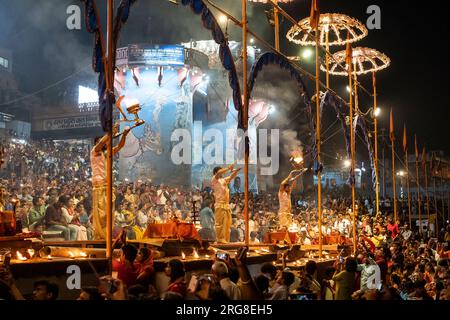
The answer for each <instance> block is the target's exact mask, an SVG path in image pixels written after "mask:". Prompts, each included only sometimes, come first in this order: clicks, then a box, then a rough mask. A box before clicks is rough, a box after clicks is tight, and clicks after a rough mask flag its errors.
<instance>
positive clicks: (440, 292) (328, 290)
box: [0, 230, 450, 301]
mask: <svg viewBox="0 0 450 320" xmlns="http://www.w3.org/2000/svg"><path fill="white" fill-rule="evenodd" d="M449 231H450V230H448V232H447V234H446V237H447V244H446V245H447V247H445V248H444V247H443V246H442V245H441V244H440V243H438V242H436V241H433V240H430V241H428V243H423V242H419V241H406V240H403V241H401V240H397V241H395V242H392V243H390V244H389V245H380V246H378V247H376V248H370V246H367V243H365V241H364V239H361V241H360V242H359V244H358V250H357V254H356V256H353V255H349V254H348V253H346V252H341V254H340V255H339V257H338V258H337V259H336V261H335V262H334V264H333V265H332V266H329V267H328V268H327V269H326V270H325V272H324V275H323V276H322V277H321V278H320V279H319V278H318V277H317V275H318V264H317V262H316V261H314V260H309V261H308V262H307V263H306V265H305V266H304V267H303V268H300V269H294V268H292V267H290V266H289V261H290V260H291V259H292V257H291V254H294V252H291V251H292V249H291V250H288V251H285V252H284V253H283V254H282V256H281V262H282V267H281V268H277V267H276V266H275V265H274V264H272V263H265V264H263V265H262V266H261V268H260V270H259V273H258V274H257V275H255V276H252V275H251V273H250V272H249V269H248V267H247V262H246V260H247V251H248V247H241V248H240V249H239V250H238V252H237V253H236V256H235V257H234V258H230V257H229V256H226V257H225V258H221V259H219V258H218V257H216V258H215V260H214V261H213V264H212V267H211V270H210V272H209V273H206V274H196V273H195V272H194V273H191V274H190V275H189V274H188V273H187V272H186V269H185V265H184V262H183V261H181V260H179V259H171V260H170V261H168V263H167V265H166V268H165V275H166V277H167V278H168V282H169V284H168V286H167V287H166V288H164V289H163V290H160V291H158V290H157V289H156V288H157V285H156V280H155V271H154V267H153V260H154V258H155V257H156V256H157V254H158V253H157V252H153V251H152V250H151V249H148V248H145V247H144V248H141V249H137V248H136V247H135V246H133V245H131V244H124V245H123V246H122V248H121V250H120V257H118V259H116V260H114V262H113V268H114V270H116V272H117V278H112V277H109V276H105V277H102V278H100V279H99V283H98V286H96V287H84V288H82V289H81V290H80V293H79V297H78V300H161V299H162V300H214V301H230V300H242V299H244V300H435V301H437V300H450V268H449V264H448V263H449V262H448V255H449V251H448V240H449V239H448V238H449V237H450V232H449ZM343 251H344V250H343ZM294 259H295V258H294ZM375 268H377V269H378V270H379V272H378V274H379V279H378V281H377V279H376V277H375V278H374V277H373V275H374V274H375V273H376V271H375ZM374 279H375V281H374ZM58 291H59V289H58V286H57V285H56V284H54V283H50V282H48V281H37V282H35V284H34V290H33V292H32V294H30V295H28V296H27V297H26V298H29V299H33V300H55V299H57V297H58ZM0 299H3V300H23V299H25V297H24V295H23V294H22V293H21V292H20V290H19V289H18V288H17V287H16V285H15V280H14V276H13V275H12V274H11V272H10V271H9V270H7V269H5V268H4V267H0Z"/></svg>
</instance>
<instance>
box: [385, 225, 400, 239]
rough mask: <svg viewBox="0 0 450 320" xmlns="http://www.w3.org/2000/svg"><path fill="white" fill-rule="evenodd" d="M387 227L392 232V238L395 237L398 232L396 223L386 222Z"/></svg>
mask: <svg viewBox="0 0 450 320" xmlns="http://www.w3.org/2000/svg"><path fill="white" fill-rule="evenodd" d="M387 229H388V230H389V231H391V232H392V239H394V238H396V237H397V235H398V234H399V233H400V230H399V229H398V225H397V224H390V223H389V224H388V225H387Z"/></svg>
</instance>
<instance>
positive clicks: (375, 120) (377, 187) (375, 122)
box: [372, 71, 380, 214]
mask: <svg viewBox="0 0 450 320" xmlns="http://www.w3.org/2000/svg"><path fill="white" fill-rule="evenodd" d="M372 84H373V113H374V117H373V126H374V130H375V139H374V141H375V143H374V145H375V161H374V164H375V166H374V167H375V168H374V169H375V207H376V211H375V212H376V214H378V212H380V183H379V181H378V118H377V116H376V114H377V112H376V111H377V108H378V106H377V80H376V73H375V71H374V72H373V73H372Z"/></svg>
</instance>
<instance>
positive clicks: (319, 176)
mask: <svg viewBox="0 0 450 320" xmlns="http://www.w3.org/2000/svg"><path fill="white" fill-rule="evenodd" d="M315 31H316V131H317V132H316V139H317V141H316V144H317V162H318V163H319V164H320V149H321V148H320V144H321V137H320V78H319V77H320V70H319V63H320V59H319V45H320V43H319V41H320V39H319V23H317V24H316V28H315ZM317 214H318V220H319V258H322V173H321V172H320V170H318V172H317Z"/></svg>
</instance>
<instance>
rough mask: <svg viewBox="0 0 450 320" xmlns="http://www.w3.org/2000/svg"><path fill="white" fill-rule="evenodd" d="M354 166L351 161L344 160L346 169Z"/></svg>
mask: <svg viewBox="0 0 450 320" xmlns="http://www.w3.org/2000/svg"><path fill="white" fill-rule="evenodd" d="M351 165H352V162H351V161H350V160H344V167H346V168H349V167H350V166H351Z"/></svg>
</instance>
